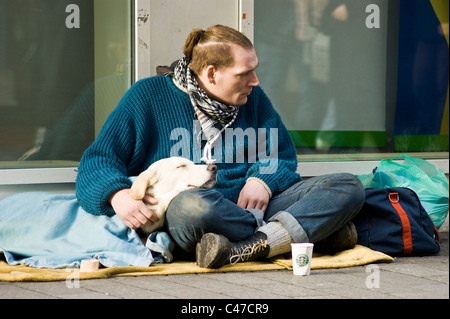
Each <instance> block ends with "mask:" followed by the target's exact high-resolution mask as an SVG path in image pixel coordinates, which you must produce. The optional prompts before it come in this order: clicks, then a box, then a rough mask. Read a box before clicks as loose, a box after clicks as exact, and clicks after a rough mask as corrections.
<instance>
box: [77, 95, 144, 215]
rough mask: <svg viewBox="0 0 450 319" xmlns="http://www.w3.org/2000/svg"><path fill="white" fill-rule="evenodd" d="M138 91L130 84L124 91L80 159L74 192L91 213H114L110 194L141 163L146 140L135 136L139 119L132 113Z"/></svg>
mask: <svg viewBox="0 0 450 319" xmlns="http://www.w3.org/2000/svg"><path fill="white" fill-rule="evenodd" d="M138 91H139V90H137V89H136V87H134V88H133V87H132V88H131V89H130V90H129V91H128V92H127V93H126V94H125V96H124V97H123V98H122V100H121V101H120V102H119V105H118V106H117V108H116V109H115V110H114V111H113V112H112V113H111V114H110V116H109V117H108V119H107V121H106V123H105V125H104V126H103V128H102V130H101V131H100V133H99V135H98V137H97V138H96V140H95V141H94V143H93V144H92V145H91V146H90V147H89V148H88V149H87V150H86V152H85V153H84V155H83V157H82V159H81V162H80V165H79V168H78V176H77V181H76V194H77V198H78V201H79V203H80V205H81V206H82V207H83V208H84V209H85V210H86V211H87V212H88V213H91V214H93V215H107V216H113V215H114V214H115V212H114V210H113V208H112V206H111V205H110V203H109V199H110V197H111V196H112V195H113V194H114V193H115V192H117V191H118V190H120V189H124V188H130V187H131V182H130V180H129V178H128V177H129V176H132V175H136V174H137V173H138V172H139V171H140V170H141V167H140V165H142V163H143V162H144V158H145V145H144V144H143V143H144V141H145V140H146V139H143V138H140V137H139V136H142V135H143V133H142V131H143V124H142V123H143V120H142V118H141V117H140V116H136V114H139V109H138V108H137V106H136V105H137V104H138V103H136V100H137V99H138V98H139V92H138ZM141 116H142V117H143V115H141Z"/></svg>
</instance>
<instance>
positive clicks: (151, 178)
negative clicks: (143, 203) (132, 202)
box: [130, 170, 159, 200]
mask: <svg viewBox="0 0 450 319" xmlns="http://www.w3.org/2000/svg"><path fill="white" fill-rule="evenodd" d="M158 180H159V174H158V172H157V171H156V170H147V171H144V172H142V173H141V174H139V176H138V177H137V178H136V180H135V181H134V183H133V185H131V189H130V194H131V197H133V199H136V200H138V199H143V198H144V196H145V192H146V191H147V188H148V187H150V186H152V185H154V184H155V183H156V182H157V181H158Z"/></svg>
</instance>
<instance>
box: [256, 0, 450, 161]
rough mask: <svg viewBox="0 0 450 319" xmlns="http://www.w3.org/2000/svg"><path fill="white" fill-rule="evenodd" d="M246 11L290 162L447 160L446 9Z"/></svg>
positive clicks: (434, 5)
mask: <svg viewBox="0 0 450 319" xmlns="http://www.w3.org/2000/svg"><path fill="white" fill-rule="evenodd" d="M254 6H255V9H254V10H255V28H254V34H255V40H254V42H255V47H256V50H257V53H258V57H259V59H260V67H259V68H258V75H259V78H260V81H261V85H262V87H263V88H264V90H265V91H266V93H267V94H268V95H269V97H270V98H271V100H272V102H273V104H274V106H275V108H276V109H277V110H278V111H279V113H280V115H281V117H282V119H283V121H284V122H285V124H286V126H287V128H288V130H289V131H290V133H291V136H292V138H293V140H294V142H295V144H296V146H297V148H298V152H299V154H301V155H312V156H313V157H314V156H316V158H322V159H327V160H336V159H337V158H339V156H343V157H344V158H348V159H361V158H362V157H361V155H362V154H363V155H365V156H366V157H365V158H367V154H373V157H377V156H378V155H376V154H385V153H405V152H408V153H411V152H425V153H427V155H426V156H428V157H437V158H439V157H445V158H448V150H449V140H448V134H449V116H448V108H449V106H448V105H449V104H448V69H449V65H448V63H449V53H448V52H449V51H448V1H445V0H436V1H433V0H431V1H426V0H420V1H418V0H417V1H411V0H398V1H388V0H359V1H355V0H280V1H270V0H258V1H255V2H254ZM318 154H321V155H320V156H319V155H318Z"/></svg>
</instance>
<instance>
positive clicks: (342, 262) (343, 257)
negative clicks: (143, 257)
mask: <svg viewBox="0 0 450 319" xmlns="http://www.w3.org/2000/svg"><path fill="white" fill-rule="evenodd" d="M392 261H394V259H393V258H392V257H390V256H388V255H386V254H383V253H381V252H377V251H374V250H371V249H369V248H367V247H364V246H359V245H357V246H355V248H353V249H349V250H345V251H342V252H339V253H337V254H335V255H319V254H314V255H313V258H312V261H311V269H326V268H342V267H354V266H362V265H366V264H370V263H375V262H392ZM282 269H289V270H291V269H292V260H291V259H290V258H273V259H271V260H268V261H257V262H246V263H238V264H235V265H227V266H224V267H222V268H219V269H205V268H200V267H198V266H197V265H196V264H195V262H174V263H170V264H152V265H151V266H149V267H133V266H128V267H110V268H100V269H99V270H98V271H96V272H80V271H79V269H70V268H67V269H38V268H32V267H27V266H24V265H19V266H12V265H9V264H7V263H6V262H4V261H0V281H11V282H14V281H59V280H70V279H73V278H77V279H95V278H110V277H116V276H151V275H175V274H200V273H211V272H232V271H234V272H237V271H262V270H282Z"/></svg>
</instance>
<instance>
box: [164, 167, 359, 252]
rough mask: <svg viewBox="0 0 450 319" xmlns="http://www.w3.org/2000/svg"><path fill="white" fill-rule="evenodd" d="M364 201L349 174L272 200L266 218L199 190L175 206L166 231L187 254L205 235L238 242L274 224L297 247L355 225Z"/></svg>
mask: <svg viewBox="0 0 450 319" xmlns="http://www.w3.org/2000/svg"><path fill="white" fill-rule="evenodd" d="M364 199H365V192H364V187H363V185H362V184H361V182H360V181H359V179H358V178H357V177H356V176H354V175H352V174H346V173H343V174H330V175H324V176H319V177H314V178H311V179H307V180H304V181H301V182H299V183H296V184H294V185H292V186H291V187H290V188H288V189H287V190H285V191H284V192H282V193H280V194H277V195H275V196H273V197H272V198H271V200H270V202H269V205H268V207H267V209H266V212H265V213H263V212H262V211H259V210H244V209H242V208H240V207H239V206H237V205H236V204H235V203H233V202H231V201H229V200H228V199H226V198H224V197H223V196H222V194H221V193H220V192H218V191H216V190H214V189H195V190H189V191H185V192H183V193H181V194H179V195H178V196H177V197H175V198H174V199H173V200H172V202H171V204H170V205H169V208H168V210H167V212H166V227H167V230H168V232H169V233H170V235H171V236H172V238H173V239H174V241H175V243H176V244H177V246H178V247H179V248H181V249H182V250H183V251H184V252H187V253H189V254H192V253H194V252H195V247H196V244H197V242H199V241H200V240H201V238H202V236H203V235H204V234H206V233H216V234H220V235H223V236H225V237H227V238H228V239H229V240H230V241H232V242H237V241H241V240H244V239H247V238H249V237H251V236H252V235H253V234H254V233H255V231H256V230H257V229H258V228H259V227H260V226H262V225H263V224H264V223H266V222H270V221H278V222H280V223H281V224H283V225H284V227H285V228H286V229H287V230H288V232H289V234H290V235H291V237H292V238H293V240H294V241H295V242H317V241H319V240H321V239H324V238H326V237H328V236H329V235H331V234H332V233H333V232H335V231H336V230H338V229H339V228H341V227H342V226H344V225H345V224H346V223H347V222H348V221H350V220H351V219H353V218H354V217H355V216H356V214H357V213H358V212H359V211H360V209H361V207H362V205H363V203H364Z"/></svg>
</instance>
